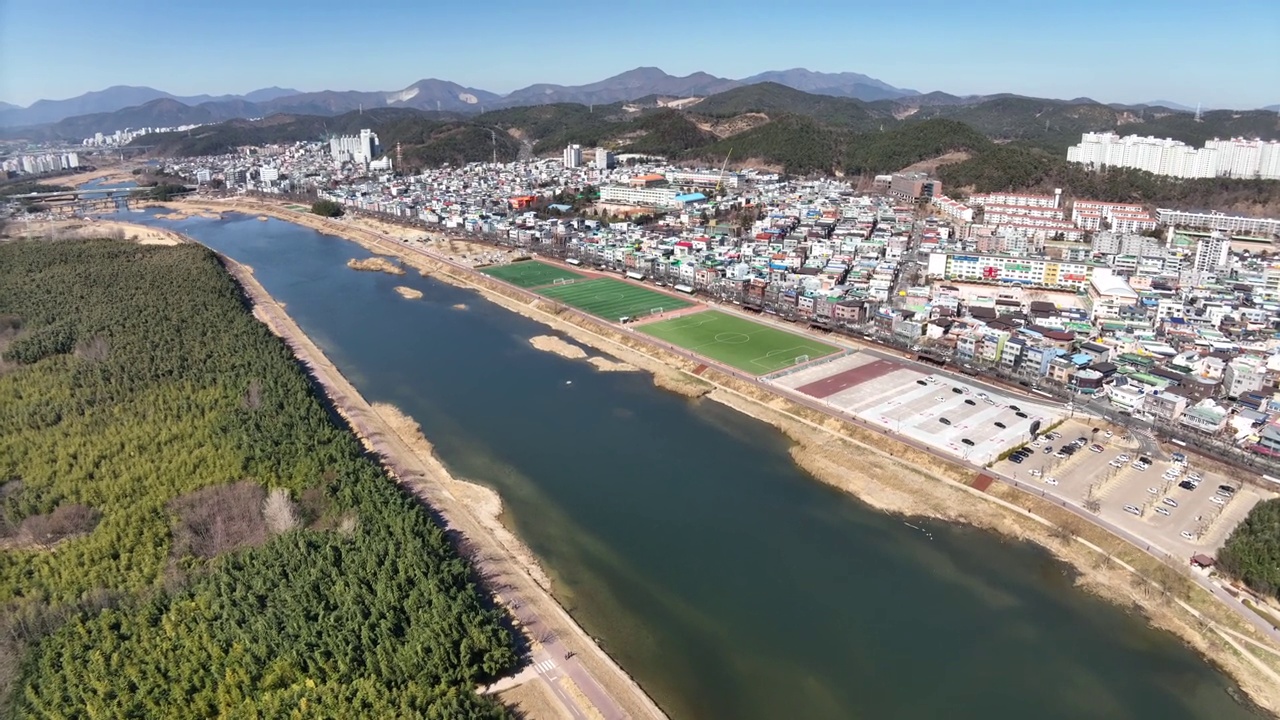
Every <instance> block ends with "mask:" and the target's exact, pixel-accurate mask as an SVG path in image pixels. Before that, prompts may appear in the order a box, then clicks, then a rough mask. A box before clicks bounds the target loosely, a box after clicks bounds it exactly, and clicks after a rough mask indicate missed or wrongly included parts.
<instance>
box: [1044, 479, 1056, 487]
mask: <svg viewBox="0 0 1280 720" xmlns="http://www.w3.org/2000/svg"><path fill="white" fill-rule="evenodd" d="M1044 484H1045V485H1057V484H1058V479H1057V478H1051V477H1047V478H1045V479H1044Z"/></svg>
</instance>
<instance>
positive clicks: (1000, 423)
mask: <svg viewBox="0 0 1280 720" xmlns="http://www.w3.org/2000/svg"><path fill="white" fill-rule="evenodd" d="M994 424H995V426H996V427H998V428H1000V429H1001V430H1004V429H1005V428H1007V427H1009V426H1008V425H1005V424H1004V423H1002V422H1000V421H999V420H997V421H995V423H994Z"/></svg>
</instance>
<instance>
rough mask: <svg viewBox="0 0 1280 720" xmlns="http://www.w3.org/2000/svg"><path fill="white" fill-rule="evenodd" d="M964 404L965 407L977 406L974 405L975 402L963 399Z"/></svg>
mask: <svg viewBox="0 0 1280 720" xmlns="http://www.w3.org/2000/svg"><path fill="white" fill-rule="evenodd" d="M964 404H965V405H977V404H978V403H976V402H974V401H972V400H970V399H969V398H965V399H964Z"/></svg>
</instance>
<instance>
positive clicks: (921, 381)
mask: <svg viewBox="0 0 1280 720" xmlns="http://www.w3.org/2000/svg"><path fill="white" fill-rule="evenodd" d="M916 384H917V385H928V384H929V383H927V382H925V381H923V380H917V381H916Z"/></svg>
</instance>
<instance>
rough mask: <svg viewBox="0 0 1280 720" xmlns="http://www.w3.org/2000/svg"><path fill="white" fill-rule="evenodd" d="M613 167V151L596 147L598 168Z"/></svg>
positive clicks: (606, 168)
mask: <svg viewBox="0 0 1280 720" xmlns="http://www.w3.org/2000/svg"><path fill="white" fill-rule="evenodd" d="M611 167H613V153H611V152H609V151H608V150H605V149H604V148H596V169H597V170H608V169H609V168H611Z"/></svg>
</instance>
